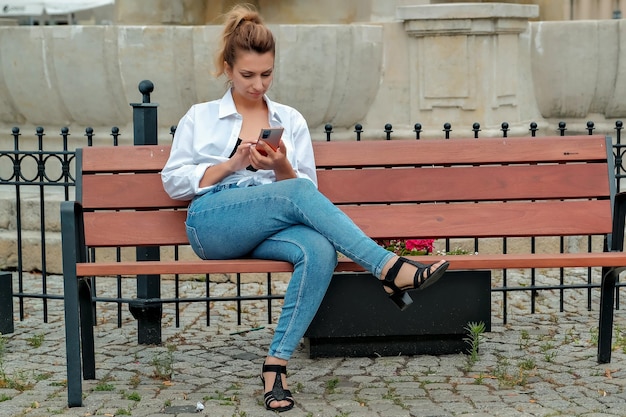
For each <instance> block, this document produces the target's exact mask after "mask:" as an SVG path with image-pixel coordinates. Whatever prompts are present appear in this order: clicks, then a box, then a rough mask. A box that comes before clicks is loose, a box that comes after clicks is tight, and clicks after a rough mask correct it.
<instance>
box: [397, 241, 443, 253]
mask: <svg viewBox="0 0 626 417" xmlns="http://www.w3.org/2000/svg"><path fill="white" fill-rule="evenodd" d="M434 243H435V240H434V239H408V240H406V241H405V242H404V245H405V246H406V248H407V250H409V251H414V250H418V251H419V250H425V251H426V252H427V253H431V252H432V251H433V249H434Z"/></svg>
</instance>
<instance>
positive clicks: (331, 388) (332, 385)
mask: <svg viewBox="0 0 626 417" xmlns="http://www.w3.org/2000/svg"><path fill="white" fill-rule="evenodd" d="M337 385H339V379H338V378H333V379H329V380H328V381H326V393H327V394H334V393H335V390H336V389H337Z"/></svg>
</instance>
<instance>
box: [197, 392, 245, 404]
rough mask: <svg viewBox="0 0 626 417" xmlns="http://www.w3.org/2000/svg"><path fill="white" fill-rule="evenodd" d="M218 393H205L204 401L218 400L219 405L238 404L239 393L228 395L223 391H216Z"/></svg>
mask: <svg viewBox="0 0 626 417" xmlns="http://www.w3.org/2000/svg"><path fill="white" fill-rule="evenodd" d="M215 394H216V395H205V396H204V397H203V398H202V400H203V401H204V402H207V401H217V402H218V403H219V405H236V403H237V401H238V400H237V395H232V396H228V395H226V394H224V393H223V392H219V391H215Z"/></svg>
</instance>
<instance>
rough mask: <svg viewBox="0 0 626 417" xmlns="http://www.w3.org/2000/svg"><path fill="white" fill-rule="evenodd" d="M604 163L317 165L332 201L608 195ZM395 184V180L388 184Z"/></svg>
mask: <svg viewBox="0 0 626 417" xmlns="http://www.w3.org/2000/svg"><path fill="white" fill-rule="evenodd" d="M607 172H608V167H607V164H599V163H598V164H585V165H582V166H581V165H578V164H577V165H562V164H558V165H542V166H530V165H524V166H510V165H509V166H486V167H471V168H470V167H455V168H447V169H441V168H440V167H436V168H403V169H402V168H401V169H361V170H327V171H324V170H322V171H318V181H319V189H320V191H322V192H323V193H324V195H326V196H327V197H328V198H329V199H330V200H332V201H333V202H334V203H335V204H346V203H368V202H369V203H376V202H381V203H383V202H409V201H411V202H419V201H478V200H480V201H484V200H519V199H524V200H533V199H560V198H587V197H602V196H609V195H610V190H609V184H608V182H607V181H606V178H607ZM390 185H393V186H390Z"/></svg>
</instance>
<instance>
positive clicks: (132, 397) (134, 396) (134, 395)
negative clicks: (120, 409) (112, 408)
mask: <svg viewBox="0 0 626 417" xmlns="http://www.w3.org/2000/svg"><path fill="white" fill-rule="evenodd" d="M126 399H127V400H131V401H137V402H139V401H141V395H139V393H138V392H136V391H133V392H131V393H130V394H128V395H126Z"/></svg>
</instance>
